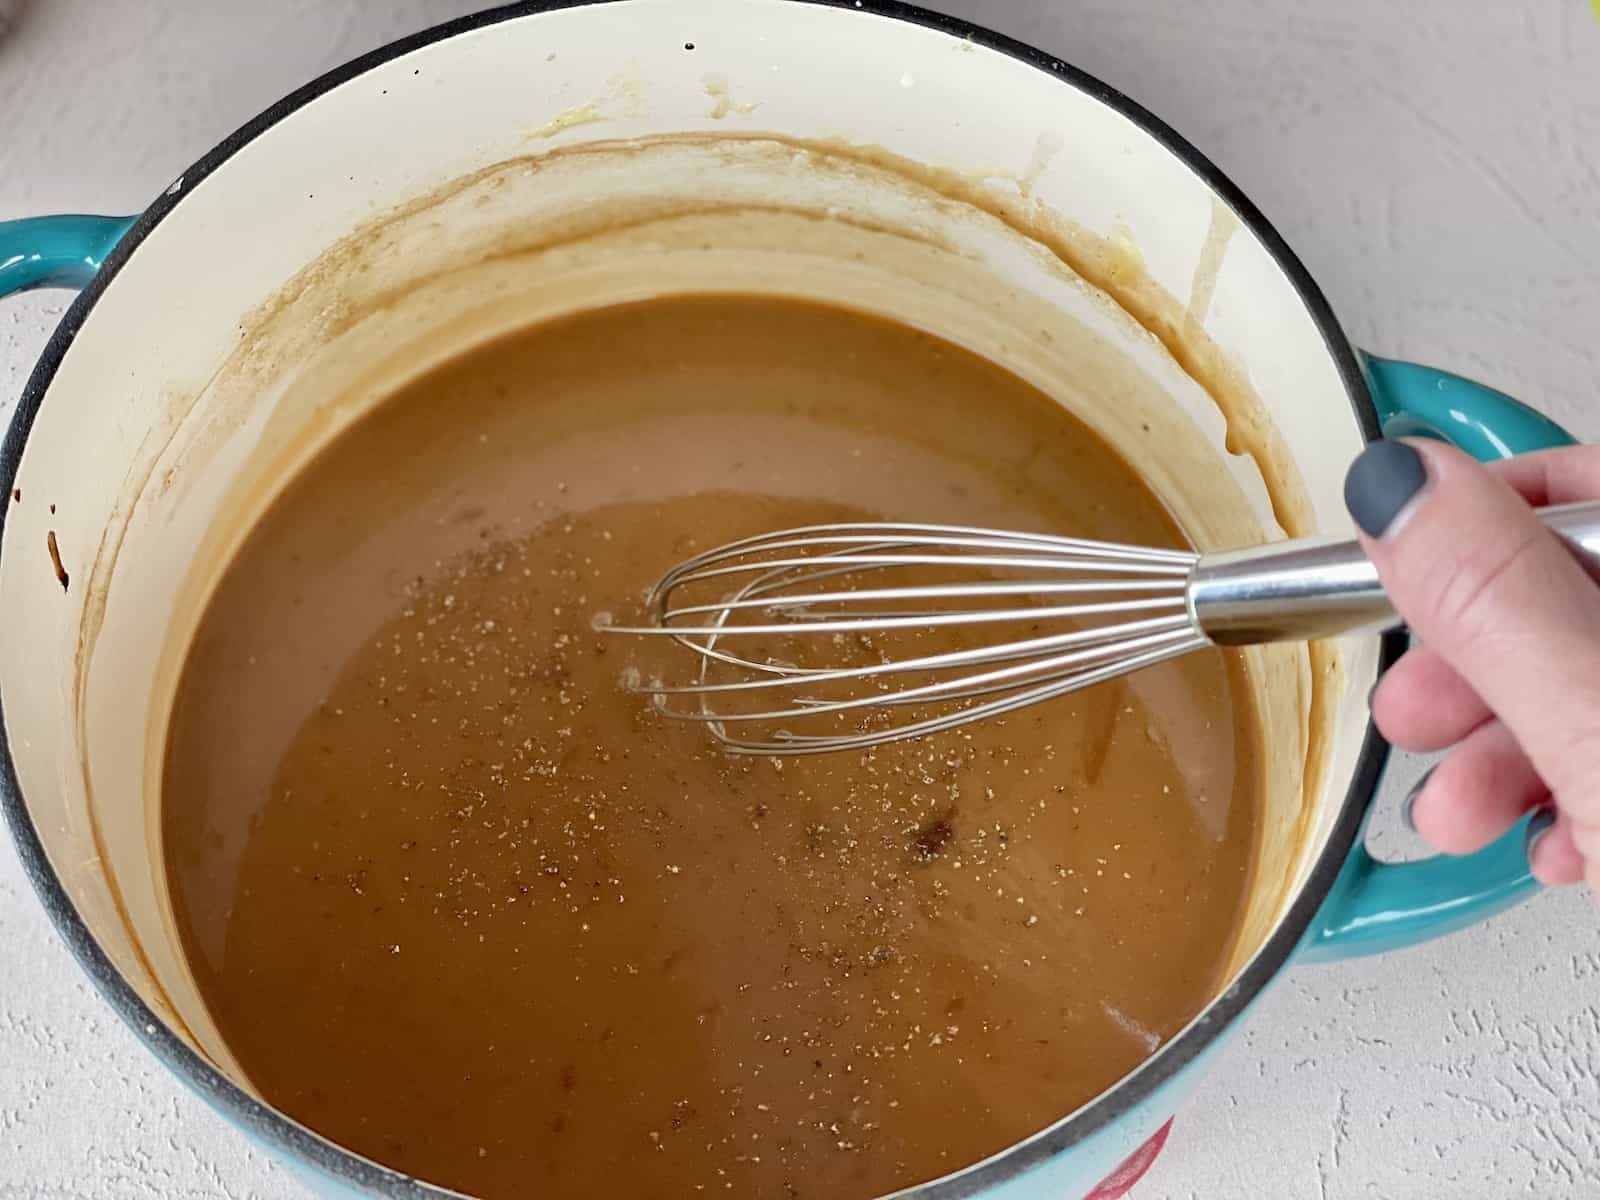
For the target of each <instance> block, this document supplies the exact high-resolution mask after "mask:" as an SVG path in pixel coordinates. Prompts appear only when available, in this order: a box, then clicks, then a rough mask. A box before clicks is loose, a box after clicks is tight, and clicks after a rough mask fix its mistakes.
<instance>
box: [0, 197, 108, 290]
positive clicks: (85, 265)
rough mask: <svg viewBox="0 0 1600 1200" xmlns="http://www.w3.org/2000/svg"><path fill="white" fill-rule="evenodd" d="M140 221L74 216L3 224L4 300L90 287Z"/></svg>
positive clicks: (0, 267)
mask: <svg viewBox="0 0 1600 1200" xmlns="http://www.w3.org/2000/svg"><path fill="white" fill-rule="evenodd" d="M137 219H138V218H137V217H93V216H78V215H73V216H57V217H24V218H23V219H22V220H19V221H0V296H4V295H7V294H8V293H10V292H26V291H28V290H30V289H32V288H44V287H62V288H72V289H74V290H76V289H78V288H82V287H85V286H87V285H88V283H89V280H91V279H93V278H94V274H95V272H96V271H98V270H99V269H100V264H101V263H103V262H105V260H106V255H108V254H110V253H111V249H112V247H114V246H115V245H116V244H117V243H118V242H119V241H121V240H122V235H123V234H125V233H127V232H128V230H129V229H130V228H132V226H133V223H134V221H136V220H137Z"/></svg>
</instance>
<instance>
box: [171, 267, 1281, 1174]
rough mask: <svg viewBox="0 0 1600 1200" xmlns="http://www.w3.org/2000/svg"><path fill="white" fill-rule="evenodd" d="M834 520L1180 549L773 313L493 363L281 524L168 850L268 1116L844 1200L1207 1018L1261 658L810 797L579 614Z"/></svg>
mask: <svg viewBox="0 0 1600 1200" xmlns="http://www.w3.org/2000/svg"><path fill="white" fill-rule="evenodd" d="M840 517H851V518H862V517H867V518H883V519H902V520H928V521H951V522H960V523H968V524H987V525H996V526H1002V527H1015V528H1022V529H1039V530H1052V531H1058V532H1067V533H1072V534H1078V535H1084V536H1091V537H1100V538H1109V539H1115V540H1122V541H1132V542H1146V543H1152V544H1163V545H1178V544H1181V541H1182V539H1181V535H1180V534H1179V532H1178V531H1177V530H1176V528H1175V527H1174V525H1173V523H1172V521H1171V520H1170V518H1169V517H1168V516H1167V515H1166V513H1165V512H1164V511H1163V509H1162V507H1161V505H1160V504H1159V503H1158V502H1157V501H1156V499H1155V498H1154V497H1153V496H1152V495H1151V494H1150V493H1149V492H1148V491H1147V490H1146V489H1145V487H1144V486H1143V485H1142V483H1141V482H1140V480H1139V478H1138V477H1137V475H1136V474H1135V473H1134V471H1133V470H1132V469H1131V468H1130V467H1129V466H1128V465H1127V464H1126V463H1124V462H1123V461H1121V460H1120V459H1119V458H1118V457H1117V456H1116V455H1115V454H1114V453H1113V452H1112V451H1111V450H1110V449H1109V448H1108V447H1107V446H1106V445H1104V444H1103V443H1102V442H1101V441H1099V440H1098V438H1096V437H1095V436H1094V435H1093V434H1091V433H1090V432H1089V431H1088V430H1087V429H1085V428H1084V427H1083V426H1082V425H1080V424H1079V423H1077V422H1076V421H1075V420H1073V419H1072V418H1070V417H1069V416H1068V415H1066V414H1065V413H1064V412H1062V411H1061V410H1060V409H1059V408H1058V407H1057V406H1055V405H1054V404H1053V403H1051V402H1050V401H1049V400H1048V399H1047V398H1046V397H1044V396H1043V395H1041V394H1040V393H1039V392H1037V391H1036V390H1035V389H1033V388H1032V387H1030V386H1029V385H1027V384H1025V383H1023V382H1022V381H1020V380H1019V379H1017V378H1015V377H1013V376H1011V375H1009V374H1008V373H1007V372H1005V371H1004V370H1002V369H1000V368H998V367H997V366H995V365H994V364H992V363H989V362H987V361H985V360H983V359H980V358H978V357H975V356H973V355H971V354H969V353H967V352H965V351H963V350H960V349H958V348H956V347H954V346H952V345H950V344H948V343H945V342H942V341H940V340H938V339H935V338H933V337H930V336H927V335H924V334H922V333H918V332H915V331H913V330H910V329H907V328H905V327H902V326H899V325H896V324H892V323H889V322H885V321H881V320H878V319H875V318H871V317H867V316H863V315H861V314H858V313H852V312H847V311H844V310H840V309H834V308H828V307H822V306H816V305H811V304H805V303H801V302H797V301H795V302H790V301H781V300H775V299H764V298H756V297H749V296H705V297H694V298H683V297H680V298H674V299H668V300H658V301H652V302H645V303H639V304H635V305H629V306H620V307H615V308H609V309H604V310H599V311H595V312H591V313H587V314H583V315H580V316H575V317H571V318H568V319H565V320H563V321H560V322H555V323H550V324H546V325H542V326H538V327H534V328H530V329H527V330H525V331H522V332H520V333H518V334H516V335H515V336H512V337H509V338H505V339H503V340H501V341H499V342H497V343H495V344H492V345H489V346H487V347H483V348H480V349H477V350H475V351H473V352H472V353H470V354H467V355H464V356H463V357H461V358H459V359H457V360H455V361H452V362H450V363H448V364H446V365H445V366H443V367H440V368H438V369H437V370H435V371H433V372H432V373H431V374H428V375H427V376H425V377H423V378H421V379H418V380H417V381H415V382H414V383H412V384H410V385H409V386H407V387H406V388H405V389H404V390H403V391H401V392H400V393H399V394H397V395H395V396H394V397H392V398H390V399H389V400H387V401H386V402H385V403H384V404H382V405H381V406H379V407H378V408H377V409H376V410H374V411H373V412H372V413H371V414H370V415H369V416H367V417H365V418H363V419H362V420H361V421H360V422H359V423H358V424H357V425H356V426H355V427H353V428H352V429H351V430H349V431H348V432H346V433H345V434H344V435H342V436H341V437H340V438H339V439H338V440H337V441H336V442H335V443H333V444H332V445H331V446H330V447H328V448H327V449H326V450H324V451H323V452H322V453H321V454H320V455H319V456H318V457H317V458H316V459H315V460H314V461H313V462H312V463H311V465H310V466H309V467H308V468H307V469H306V470H305V471H304V472H302V473H301V475H300V476H299V477H298V478H296V479H295V480H294V481H293V482H292V484H291V485H290V486H289V487H288V489H287V490H286V491H285V492H284V493H283V495H282V496H280V497H279V498H278V499H277V500H276V501H275V502H274V504H273V505H272V507H271V508H270V510H269V511H268V513H267V514H266V516H265V517H264V518H263V519H262V520H261V521H260V522H259V523H258V524H257V525H256V527H255V528H254V529H253V530H252V531H251V532H250V534H249V536H248V538H247V539H246V541H245V543H244V544H243V547H242V548H241V549H240V551H239V552H238V554H237V556H236V557H235V559H234V561H233V562H232V563H231V564H230V565H229V567H228V568H227V570H226V572H225V574H224V575H223V577H222V579H221V582H220V584H219V586H218V590H217V591H216V594H215V595H214V597H213V598H212V600H211V601H210V604H209V607H208V608H207V611H206V613H205V615H204V618H203V620H202V623H201V626H200V629H199V631H198V633H197V635H196V637H195V640H194V642H193V645H192V647H191V649H190V652H189V655H188V659H187V662H186V664H185V667H184V670H183V674H182V678H181V682H180V686H179V690H178V695H177V700H176V704H175V709H174V713H173V719H172V725H171V729H170V734H169V739H168V745H167V752H166V760H165V770H164V789H163V809H162V829H163V838H164V851H165V857H166V867H167V872H168V878H169V882H170V886H171V893H172V899H173V905H174V908H175V912H176V917H177V921H178V926H179V929H180V932H181V934H182V937H183V941H184V945H185V949H186V953H187V954H188V956H189V959H190V962H191V965H192V967H193V970H194V973H195V976H196V979H197V981H198V983H199V986H200V989H201V992H202V994H203V996H204V997H205V1000H206V1002H207V1004H208V1006H209V1009H210V1011H211V1014H212V1016H213V1017H214V1019H215V1021H216V1023H217V1026H218V1028H219V1029H220V1031H221V1033H222V1035H223V1037H224V1038H225V1039H226V1041H227V1044H228V1046H229V1048H230V1049H231V1050H232V1051H233V1053H234V1054H235V1056H236V1057H237V1059H238V1061H239V1062H240V1064H241V1065H242V1067H243V1068H244V1070H245V1071H246V1072H247V1073H248V1074H249V1076H250V1079H251V1080H252V1081H253V1083H254V1084H255V1086H256V1087H257V1088H258V1089H259V1091H260V1092H261V1094H262V1095H263V1096H264V1097H265V1098H266V1099H267V1100H269V1101H270V1102H271V1103H273V1104H275V1105H276V1106H278V1107H279V1108H281V1109H283V1110H284V1111H285V1112H287V1113H289V1114H290V1115H291V1116H293V1117H295V1118H297V1119H299V1120H301V1121H303V1122H304V1123H305V1124H307V1125H309V1126H311V1127H312V1128H314V1129H316V1130H318V1131H320V1132H322V1133H324V1134H326V1135H327V1136H329V1137H331V1138H333V1139H334V1140H336V1141H338V1142H340V1143H342V1144H344V1145H346V1146H349V1147H350V1148H352V1149H354V1150H356V1151H359V1152H361V1153H364V1154H366V1155H368V1156H370V1157H372V1158H374V1159H377V1160H378V1161H380V1162H383V1163H386V1164H388V1165H390V1166H393V1167H396V1168H398V1169H400V1170H403V1171H406V1172H409V1173H412V1174H414V1175H416V1176H419V1177H421V1178H423V1179H426V1180H430V1181H433V1182H436V1183H440V1184H445V1185H448V1186H451V1187H454V1188H457V1189H459V1190H461V1191H464V1192H468V1193H471V1194H474V1195H479V1196H484V1197H513V1196H523V1195H529V1194H538V1195H541V1196H548V1197H578V1196H587V1195H593V1194H595V1193H596V1190H597V1187H598V1188H599V1190H600V1191H603V1192H604V1193H606V1194H615V1195H637V1196H645V1197H649V1196H663V1197H665V1196H681V1195H689V1194H693V1193H694V1192H696V1191H701V1190H703V1191H707V1192H713V1191H714V1192H718V1193H722V1192H731V1193H732V1194H737V1195H752V1196H772V1197H800V1196H806V1197H819V1198H826V1200H849V1198H851V1197H868V1196H873V1195H878V1194H881V1193H884V1192H887V1191H891V1190H894V1189H895V1188H898V1187H903V1186H906V1185H909V1184H912V1183H916V1182H918V1181H922V1180H926V1179H929V1178H932V1177H936V1176H939V1175H942V1174H945V1173H948V1172H950V1171H953V1170H956V1169H958V1168H960V1167H963V1166H966V1165H968V1164H971V1163H973V1162H975V1161H977V1160H978V1159H980V1158H982V1157H984V1156H986V1155H988V1154H991V1153H993V1152H995V1151H997V1150H1000V1149H1002V1148H1003V1147H1005V1146H1006V1145H1008V1144H1010V1143H1012V1142H1014V1141H1016V1140H1017V1139H1019V1138H1021V1137H1024V1136H1026V1135H1028V1134H1031V1133H1033V1132H1035V1131H1037V1130H1039V1129H1041V1128H1043V1127H1044V1126H1046V1125H1048V1124H1049V1123H1051V1122H1052V1121H1054V1120H1055V1119H1057V1118H1059V1117H1061V1116H1063V1115H1065V1114H1066V1113H1068V1112H1070V1111H1071V1110H1072V1109H1074V1108H1075V1107H1077V1106H1078V1105H1080V1104H1082V1103H1084V1102H1085V1101H1087V1100H1089V1099H1090V1098H1092V1097H1093V1096H1094V1095H1095V1094H1096V1093H1098V1092H1100V1091H1101V1090H1103V1089H1104V1088H1105V1087H1107V1086H1108V1085H1110V1084H1111V1083H1113V1082H1114V1081H1115V1080H1116V1079H1118V1078H1119V1077H1120V1076H1121V1075H1123V1074H1124V1073H1126V1072H1127V1071H1128V1070H1130V1069H1131V1068H1133V1067H1134V1066H1136V1065H1137V1064H1138V1063H1139V1062H1140V1061H1142V1060H1143V1059H1144V1058H1146V1057H1147V1056H1148V1055H1149V1054H1150V1053H1151V1052H1152V1051H1153V1050H1154V1049H1155V1048H1156V1047H1157V1046H1158V1045H1159V1044H1160V1043H1161V1042H1162V1041H1164V1040H1165V1039H1167V1038H1169V1037H1170V1036H1171V1035H1172V1034H1173V1033H1175V1032H1176V1031H1177V1030H1178V1029H1179V1028H1181V1027H1182V1026H1183V1025H1184V1023H1185V1022H1186V1021H1187V1020H1188V1019H1189V1018H1190V1017H1191V1016H1192V1015H1193V1014H1194V1013H1195V1012H1196V1011H1197V1010H1198V1009H1199V1008H1200V1006H1201V1005H1203V1004H1204V1003H1205V1002H1206V1001H1207V1000H1208V999H1209V998H1210V995H1211V993H1212V992H1213V990H1214V988H1215V987H1216V986H1217V985H1218V983H1219V972H1220V971H1221V969H1222V964H1223V961H1224V959H1225V957H1226V956H1227V954H1228V952H1229V950H1230V948H1231V945H1232V939H1233V938H1234V936H1235V934H1236V928H1237V922H1238V919H1239V916H1240V913H1241V908H1242V902H1243V897H1244V893H1245V888H1246V886H1247V882H1248V871H1249V864H1250V861H1251V850H1252V845H1253V831H1254V825H1255V818H1256V803H1257V795H1256V793H1257V790H1258V777H1257V776H1258V772H1257V765H1256V747H1255V741H1254V739H1255V736H1256V735H1255V732H1254V722H1253V720H1252V719H1251V717H1250V713H1249V701H1248V698H1247V693H1246V689H1245V687H1244V685H1243V681H1242V679H1241V672H1242V670H1243V668H1242V665H1241V662H1240V660H1238V659H1237V658H1235V657H1232V656H1226V655H1224V654H1223V653H1222V652H1207V653H1203V654H1199V655H1195V656H1192V657H1191V658H1189V659H1186V660H1183V661H1181V662H1177V663H1172V664H1168V665H1165V666H1162V667H1159V668H1156V669H1153V670H1150V671H1147V672H1145V673H1143V674H1142V675H1140V676H1138V677H1136V678H1135V679H1134V680H1132V681H1130V682H1127V683H1121V684H1115V685H1109V686H1104V687H1101V688H1098V689H1094V690H1091V691H1089V692H1086V693H1082V694H1079V695H1076V696H1071V697H1066V698H1063V699H1061V700H1058V701H1056V702H1053V703H1050V704H1047V705H1044V706H1040V707H1036V708H1034V709H1031V710H1027V711H1024V712H1023V713H1021V714H1018V715H1014V716H1012V717H1011V718H1009V719H1007V720H1006V721H1004V722H1003V723H992V724H988V725H981V726H976V727H973V728H971V729H969V730H966V731H961V732H954V733H949V734H944V735H940V736H938V737H935V738H931V739H927V740H924V741H921V742H917V743H910V744H900V745H891V746H887V747H882V748H879V749H877V750H875V751H872V752H868V753H866V754H850V755H844V756H825V757H818V758H809V759H794V760H788V761H784V762H781V763H780V762H777V761H774V760H754V761H752V760H735V759H730V758H728V757H725V756H724V755H723V754H721V753H720V752H718V751H717V750H715V749H714V748H713V747H712V745H711V744H710V742H709V741H708V740H707V739H706V738H705V736H704V734H703V732H701V731H700V730H698V729H695V728H692V727H685V726H678V725H669V724H666V723H663V722H662V721H661V720H660V719H659V718H657V717H656V716H654V715H653V714H652V713H650V712H649V711H648V709H647V708H646V706H645V705H644V704H643V703H642V702H641V701H640V700H638V699H637V698H635V697H633V696H631V695H629V694H627V693H626V692H624V691H623V690H622V689H621V688H620V687H619V686H618V678H619V675H620V673H621V671H622V669H623V667H624V666H625V665H626V660H627V658H628V654H629V651H628V648H627V646H626V645H625V644H623V643H618V642H616V641H615V640H612V639H607V638H603V637H602V636H601V635H599V634H596V633H595V632H593V630H592V629H591V625H590V621H591V618H592V616H593V614H594V613H595V612H596V611H597V610H599V609H618V608H619V607H620V606H623V605H625V604H626V603H627V602H628V601H630V600H635V599H636V598H637V597H638V596H639V594H640V592H641V589H642V588H643V587H645V586H646V585H647V584H648V583H649V582H650V581H651V580H652V579H654V578H655V577H656V576H657V575H658V574H659V573H660V572H661V571H662V570H663V569H664V568H666V567H667V566H669V565H670V564H671V563H673V562H675V561H677V560H678V559H680V558H682V557H683V556H685V555H686V554H688V553H691V552H693V551H694V550H696V549H703V548H706V547H709V546H711V545H713V544H716V543H719V542H722V541H726V540H728V539H731V538H735V537H740V536H744V535H747V534H750V533H755V532H761V531H765V530H768V529H772V528H776V527H782V526H786V525H795V524H804V523H811V522H815V521H819V520H830V519H838V518H840ZM597 1180H598V1181H600V1182H599V1183H597Z"/></svg>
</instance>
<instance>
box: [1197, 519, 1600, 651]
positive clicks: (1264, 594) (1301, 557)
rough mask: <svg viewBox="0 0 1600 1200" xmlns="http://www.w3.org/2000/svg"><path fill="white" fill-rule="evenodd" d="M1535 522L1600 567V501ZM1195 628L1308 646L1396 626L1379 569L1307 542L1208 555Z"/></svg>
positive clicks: (1216, 635)
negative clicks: (1312, 641) (1359, 631)
mask: <svg viewBox="0 0 1600 1200" xmlns="http://www.w3.org/2000/svg"><path fill="white" fill-rule="evenodd" d="M1539 519H1540V520H1542V521H1543V522H1544V523H1545V525H1546V526H1547V527H1549V529H1550V530H1551V531H1552V532H1554V533H1556V534H1558V535H1560V536H1561V537H1562V538H1563V539H1564V540H1565V541H1566V543H1567V545H1568V546H1569V547H1570V548H1571V549H1572V552H1573V553H1574V554H1575V555H1577V556H1578V557H1579V558H1581V559H1583V560H1585V562H1586V563H1587V564H1588V565H1589V566H1590V567H1591V568H1594V569H1596V570H1600V502H1595V501H1585V502H1583V503H1580V504H1560V505H1555V506H1552V507H1550V508H1542V509H1540V510H1539ZM1188 600H1189V612H1190V616H1191V617H1192V618H1193V620H1194V623H1195V624H1196V625H1197V626H1198V627H1199V628H1200V630H1201V631H1202V632H1203V633H1204V634H1205V635H1206V636H1207V637H1209V638H1210V639H1211V640H1212V641H1213V642H1215V643H1217V644H1218V645H1221V646H1249V645H1259V644H1260V643H1262V642H1288V641H1308V640H1311V639H1314V638H1323V637H1332V636H1334V635H1336V634H1341V633H1351V632H1355V631H1357V630H1378V629H1384V628H1387V627H1389V626H1392V625H1396V624H1398V623H1399V618H1398V616H1396V614H1395V611H1394V607H1393V606H1392V605H1391V604H1390V603H1389V598H1388V596H1387V595H1385V594H1384V590H1383V585H1382V584H1381V583H1380V582H1379V581H1378V572H1377V570H1376V568H1374V567H1373V565H1372V563H1371V562H1369V561H1368V560H1367V556H1366V555H1365V554H1363V553H1362V551H1361V547H1360V545H1359V544H1358V543H1356V542H1354V541H1339V540H1334V539H1305V540H1297V541H1291V542H1278V543H1276V544H1273V545H1269V546H1259V547H1252V548H1251V549H1248V550H1234V551H1230V552H1228V553H1224V554H1208V555H1206V556H1204V557H1203V558H1201V559H1200V561H1199V562H1198V563H1197V564H1196V565H1195V568H1194V571H1193V572H1192V573H1191V575H1190V577H1189V587H1188Z"/></svg>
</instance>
